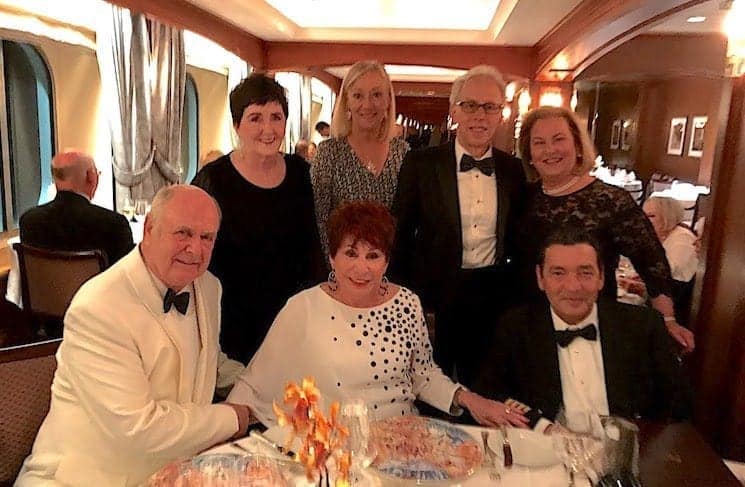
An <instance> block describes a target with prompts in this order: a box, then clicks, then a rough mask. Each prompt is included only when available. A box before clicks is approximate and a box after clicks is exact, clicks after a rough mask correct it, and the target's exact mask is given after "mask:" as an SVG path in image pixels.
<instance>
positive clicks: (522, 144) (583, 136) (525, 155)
mask: <svg viewBox="0 0 745 487" xmlns="http://www.w3.org/2000/svg"><path fill="white" fill-rule="evenodd" d="M546 118H563V119H564V120H566V122H567V125H569V132H571V134H572V138H573V139H574V147H576V149H577V164H576V165H575V166H574V169H573V170H572V174H574V175H576V176H582V175H584V174H587V173H589V172H590V170H591V169H592V168H593V167H594V166H595V158H596V157H597V152H596V151H595V146H594V145H593V143H592V142H591V141H590V137H589V136H588V135H587V130H585V129H583V128H582V127H581V126H580V123H579V121H578V120H577V117H575V116H574V113H572V112H571V111H569V110H568V109H566V108H564V107H538V108H534V109H533V110H531V111H529V112H528V114H527V115H525V119H524V120H523V124H522V127H521V128H520V138H519V139H518V142H517V147H518V149H519V151H520V157H522V160H523V167H524V168H525V175H526V177H527V178H528V181H530V182H535V181H538V180H539V179H541V176H540V174H538V171H536V170H535V167H533V165H532V164H531V162H532V160H533V156H532V154H531V153H530V132H531V131H532V130H533V126H534V125H535V123H536V122H537V121H538V120H543V119H546Z"/></svg>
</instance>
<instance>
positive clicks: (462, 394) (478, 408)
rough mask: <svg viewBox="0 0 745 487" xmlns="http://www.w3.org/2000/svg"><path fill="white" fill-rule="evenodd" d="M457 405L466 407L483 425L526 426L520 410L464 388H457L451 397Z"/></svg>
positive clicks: (525, 420)
mask: <svg viewBox="0 0 745 487" xmlns="http://www.w3.org/2000/svg"><path fill="white" fill-rule="evenodd" d="M453 399H454V401H455V403H456V404H457V405H458V406H461V407H464V408H466V409H468V411H469V412H470V413H471V416H473V419H475V420H476V421H478V422H479V424H483V425H484V426H498V425H501V424H503V425H512V426H517V427H519V428H527V427H528V419H527V418H526V417H525V416H523V415H522V413H521V412H520V411H517V410H515V409H512V408H509V407H507V406H505V404H504V403H501V402H499V401H492V400H491V399H486V398H484V397H481V396H479V395H478V394H476V393H473V392H471V391H467V390H465V389H458V390H457V391H456V392H455V397H454V398H453Z"/></svg>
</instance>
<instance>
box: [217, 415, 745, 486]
mask: <svg viewBox="0 0 745 487" xmlns="http://www.w3.org/2000/svg"><path fill="white" fill-rule="evenodd" d="M459 426H460V427H461V428H462V429H464V430H465V431H467V432H468V433H469V434H470V435H471V436H473V438H474V439H477V440H478V439H479V438H481V432H482V431H486V432H487V433H488V434H493V433H495V432H496V431H497V430H494V429H489V428H482V427H478V426H463V425H459ZM637 426H638V427H639V477H640V480H641V483H642V485H643V486H644V487H681V486H684V487H742V485H741V484H740V482H739V481H738V480H737V478H735V476H734V475H733V474H732V472H730V470H729V469H728V468H727V466H726V465H725V464H724V462H723V461H722V459H721V458H720V457H719V455H717V453H716V452H715V451H714V450H713V449H712V448H711V446H709V445H708V444H707V442H706V441H705V440H704V438H703V437H702V436H701V435H700V434H699V433H698V432H697V431H696V429H695V428H694V427H693V425H691V424H690V423H672V424H664V423H656V422H644V421H642V422H637ZM268 436H271V435H268ZM271 441H274V439H271V440H270V442H271ZM270 442H267V441H266V440H265V439H263V437H261V436H259V435H254V436H249V437H246V438H243V439H241V440H238V441H237V442H231V443H225V444H222V445H219V446H217V447H214V448H212V449H210V450H208V451H206V452H204V453H205V454H220V453H222V454H224V453H233V454H243V453H245V452H246V451H251V452H254V453H259V454H268V455H273V454H274V455H277V456H278V457H281V456H282V455H281V454H279V453H277V452H276V451H275V450H273V448H272V447H271V445H270V444H269V443H270ZM285 460H286V457H285ZM499 470H500V472H499V478H498V479H496V478H495V476H493V475H490V469H488V468H479V469H477V470H476V471H475V472H474V473H473V475H471V476H470V477H468V478H466V479H463V480H460V481H458V482H453V483H451V484H447V483H444V484H443V483H442V482H438V483H437V485H438V486H439V485H454V486H461V487H479V486H491V485H494V486H504V487H513V486H514V487H518V486H519V487H533V486H534V487H567V486H568V485H569V475H568V473H567V471H566V469H565V468H564V466H563V465H562V464H557V465H552V466H548V467H542V468H536V467H530V468H529V467H524V466H521V465H518V464H515V465H513V466H511V467H509V468H500V469H499ZM357 480H358V481H357V482H355V483H353V484H352V485H357V486H359V487H385V486H387V485H394V484H395V485H399V484H400V483H399V482H395V483H392V482H391V481H389V480H387V479H385V478H384V477H381V476H380V475H377V474H375V473H373V472H372V471H370V469H369V468H368V469H366V470H364V471H363V472H362V475H361V477H360V478H358V479H357ZM293 485H296V486H311V485H315V484H313V483H309V482H307V481H306V480H305V479H304V477H302V475H297V476H296V479H295V483H294V484H293ZM400 485H408V484H400ZM411 485H415V484H411ZM574 485H575V486H576V487H585V486H587V487H589V486H590V482H589V481H588V480H587V479H586V478H584V477H577V478H575V484H574Z"/></svg>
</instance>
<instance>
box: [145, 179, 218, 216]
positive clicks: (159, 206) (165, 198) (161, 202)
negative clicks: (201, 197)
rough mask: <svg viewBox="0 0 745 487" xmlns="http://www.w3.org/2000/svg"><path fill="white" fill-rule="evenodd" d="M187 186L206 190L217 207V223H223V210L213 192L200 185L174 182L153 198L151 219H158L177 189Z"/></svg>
mask: <svg viewBox="0 0 745 487" xmlns="http://www.w3.org/2000/svg"><path fill="white" fill-rule="evenodd" d="M185 188H194V189H199V190H200V191H202V192H204V194H206V195H207V196H209V198H210V199H211V200H212V203H214V204H215V208H216V209H217V223H218V224H220V223H222V210H221V209H220V205H219V204H218V203H217V200H216V199H215V198H214V197H212V195H211V194H209V193H208V192H206V191H204V190H203V189H202V188H199V187H198V186H189V185H183V184H173V185H170V186H164V187H163V188H161V189H160V190H159V191H158V192H157V193H156V194H155V198H153V202H152V204H151V205H150V213H149V216H150V219H151V220H152V221H153V222H154V221H156V220H158V219H159V218H160V217H161V216H162V214H163V212H164V211H165V208H166V207H167V206H168V202H169V201H170V200H171V199H172V198H173V197H174V195H175V194H176V192H177V191H182V190H184V189H185Z"/></svg>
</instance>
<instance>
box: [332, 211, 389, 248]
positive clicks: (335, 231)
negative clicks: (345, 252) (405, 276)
mask: <svg viewBox="0 0 745 487" xmlns="http://www.w3.org/2000/svg"><path fill="white" fill-rule="evenodd" d="M326 235H327V236H328V240H329V255H330V256H331V257H334V256H335V255H336V253H337V252H338V251H339V247H341V243H342V242H343V241H344V239H345V238H347V237H351V238H352V243H353V244H356V243H357V242H359V241H361V240H364V241H365V242H367V243H369V244H370V245H371V246H373V247H375V248H377V249H380V250H381V251H383V253H384V254H385V257H386V259H390V257H391V250H392V249H393V238H394V237H395V235H396V222H395V219H394V218H393V215H391V213H390V212H389V211H388V209H387V208H386V207H385V206H383V205H382V204H380V203H378V202H377V201H348V202H346V203H343V204H342V205H341V206H339V207H338V208H336V209H335V210H334V211H333V213H331V217H330V218H329V220H328V224H327V225H326Z"/></svg>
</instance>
